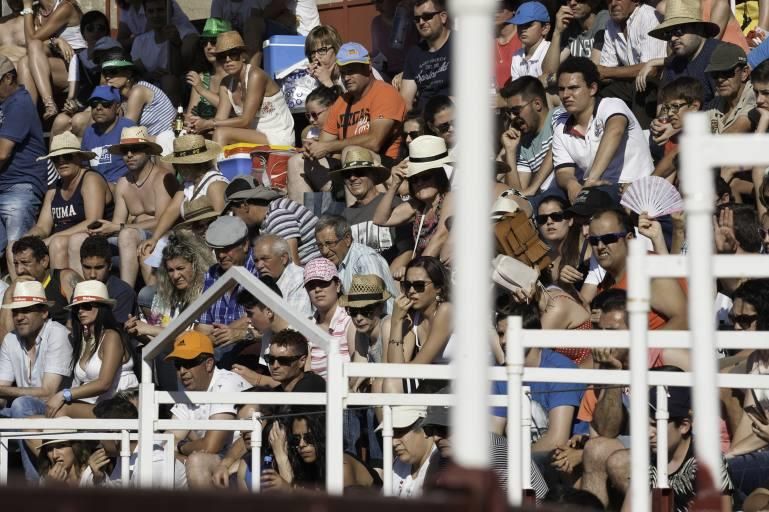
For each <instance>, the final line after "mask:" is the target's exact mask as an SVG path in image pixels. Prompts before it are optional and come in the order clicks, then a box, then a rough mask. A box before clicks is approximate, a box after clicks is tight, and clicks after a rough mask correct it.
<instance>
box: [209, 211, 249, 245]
mask: <svg viewBox="0 0 769 512" xmlns="http://www.w3.org/2000/svg"><path fill="white" fill-rule="evenodd" d="M247 236H248V226H246V223H245V222H243V219H241V218H240V217H235V216H233V215H223V216H221V217H219V218H218V219H216V220H215V221H213V222H212V223H211V224H209V225H208V229H206V244H207V245H208V246H209V247H212V248H214V249H217V248H219V249H221V248H222V247H229V246H231V245H234V244H236V243H238V242H240V241H242V240H245V238H246V237H247Z"/></svg>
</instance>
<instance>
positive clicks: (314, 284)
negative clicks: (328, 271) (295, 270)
mask: <svg viewBox="0 0 769 512" xmlns="http://www.w3.org/2000/svg"><path fill="white" fill-rule="evenodd" d="M333 283H334V280H333V279H332V280H331V281H321V280H320V279H314V280H312V281H309V282H308V283H307V284H305V285H304V289H305V290H307V291H308V292H311V291H313V290H316V289H318V288H324V289H325V288H328V287H329V286H331V285H332V284H333Z"/></svg>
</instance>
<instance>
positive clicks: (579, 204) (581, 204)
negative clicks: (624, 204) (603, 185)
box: [567, 187, 617, 217]
mask: <svg viewBox="0 0 769 512" xmlns="http://www.w3.org/2000/svg"><path fill="white" fill-rule="evenodd" d="M616 207H617V204H616V203H615V202H614V199H612V197H611V194H609V193H608V192H606V191H605V190H601V189H599V188H593V187H585V188H583V189H582V190H581V191H580V193H579V194H577V197H575V198H574V204H572V205H571V208H569V209H568V210H567V211H568V212H569V213H572V214H574V215H579V216H581V217H592V216H593V215H595V214H596V213H597V212H599V211H601V210H608V209H610V208H616Z"/></svg>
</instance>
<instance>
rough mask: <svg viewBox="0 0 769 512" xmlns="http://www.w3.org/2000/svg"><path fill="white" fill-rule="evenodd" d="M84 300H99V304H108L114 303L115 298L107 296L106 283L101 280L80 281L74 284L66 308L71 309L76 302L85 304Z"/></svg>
mask: <svg viewBox="0 0 769 512" xmlns="http://www.w3.org/2000/svg"><path fill="white" fill-rule="evenodd" d="M86 302H99V303H101V304H107V305H109V306H114V305H115V302H116V301H115V299H110V298H109V293H108V292H107V285H106V284H104V283H102V282H101V281H95V280H91V281H80V282H79V283H77V286H75V292H74V293H73V294H72V302H70V304H69V306H66V308H67V309H72V308H73V307H74V306H77V305H78V304H85V303H86Z"/></svg>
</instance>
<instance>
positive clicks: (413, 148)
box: [406, 135, 452, 178]
mask: <svg viewBox="0 0 769 512" xmlns="http://www.w3.org/2000/svg"><path fill="white" fill-rule="evenodd" d="M451 160H452V158H451V157H450V156H449V150H448V148H447V147H446V141H445V140H443V139H442V138H440V137H436V136H435V135H420V136H419V137H417V138H416V139H414V140H412V141H411V144H409V168H408V172H407V173H406V177H407V178H411V177H412V176H416V175H417V174H419V173H422V172H425V171H429V170H431V169H436V168H438V169H440V168H442V167H443V164H448V163H451Z"/></svg>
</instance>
